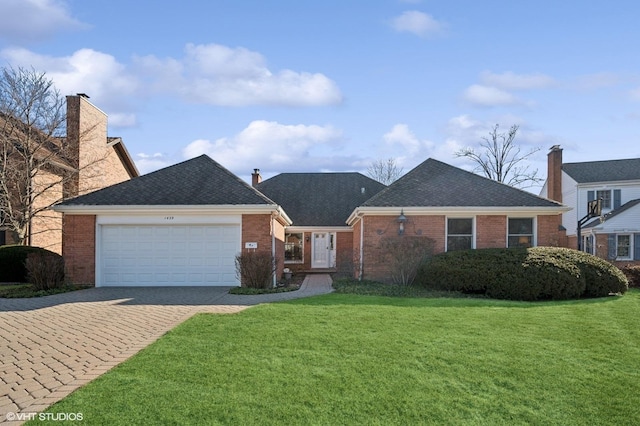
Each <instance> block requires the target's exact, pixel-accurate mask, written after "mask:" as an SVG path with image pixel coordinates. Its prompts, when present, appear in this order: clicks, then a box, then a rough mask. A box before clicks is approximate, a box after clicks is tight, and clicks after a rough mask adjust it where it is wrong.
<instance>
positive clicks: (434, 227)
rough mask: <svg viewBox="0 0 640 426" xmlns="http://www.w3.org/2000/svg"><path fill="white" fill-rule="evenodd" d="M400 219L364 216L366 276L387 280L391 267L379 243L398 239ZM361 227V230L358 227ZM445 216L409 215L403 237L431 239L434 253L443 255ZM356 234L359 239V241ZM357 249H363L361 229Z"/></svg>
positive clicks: (395, 217)
mask: <svg viewBox="0 0 640 426" xmlns="http://www.w3.org/2000/svg"><path fill="white" fill-rule="evenodd" d="M396 219H397V216H365V217H364V251H363V262H364V277H365V278H371V279H384V278H386V277H388V274H389V269H388V265H387V264H386V262H385V261H384V258H385V253H384V251H383V250H382V249H381V248H380V241H381V240H382V239H383V238H385V237H396V236H398V222H397V221H396ZM358 228H359V227H358ZM444 230H445V216H442V215H434V216H407V222H406V224H405V232H404V235H405V236H407V237H418V238H430V239H431V240H432V241H433V243H434V253H442V252H443V251H444V246H445V235H444V232H445V231H444ZM356 235H357V238H356ZM356 239H357V244H356V245H355V247H358V248H359V246H360V230H359V229H358V231H357V232H356V230H355V229H354V242H355V241H356Z"/></svg>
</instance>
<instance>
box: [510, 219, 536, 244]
mask: <svg viewBox="0 0 640 426" xmlns="http://www.w3.org/2000/svg"><path fill="white" fill-rule="evenodd" d="M507 247H533V218H530V217H527V218H520V217H519V218H509V236H508V241H507Z"/></svg>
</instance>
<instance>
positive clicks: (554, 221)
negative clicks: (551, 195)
mask: <svg viewBox="0 0 640 426" xmlns="http://www.w3.org/2000/svg"><path fill="white" fill-rule="evenodd" d="M561 224H562V215H551V216H538V245H539V246H553V247H564V246H565V245H566V231H560V230H559V229H558V227H559V226H560V225H561Z"/></svg>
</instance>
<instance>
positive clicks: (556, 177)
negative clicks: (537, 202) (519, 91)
mask: <svg viewBox="0 0 640 426" xmlns="http://www.w3.org/2000/svg"><path fill="white" fill-rule="evenodd" d="M541 196H544V197H548V198H550V199H553V200H557V201H559V202H562V203H564V204H566V205H568V206H570V207H572V208H573V209H572V210H571V211H569V212H567V213H564V214H563V216H562V224H563V226H564V227H565V228H566V230H567V241H566V245H567V247H571V248H577V247H578V239H577V235H578V234H577V228H578V221H579V220H580V219H582V218H584V217H585V216H586V215H587V205H588V202H589V201H593V200H596V199H600V200H601V206H602V219H604V221H601V219H600V218H595V219H592V220H588V221H587V222H586V223H585V224H584V226H583V227H582V232H581V234H582V235H581V236H582V244H581V247H582V249H583V250H584V251H586V252H588V253H591V254H595V255H597V256H599V257H602V258H604V259H608V260H611V261H613V262H614V263H618V264H628V263H639V264H640V158H631V159H624V160H606V161H588V162H583V163H564V164H563V163H562V149H561V148H560V147H559V146H557V145H555V146H553V147H551V150H550V152H549V154H548V177H547V181H546V182H545V184H544V186H543V188H542V191H541Z"/></svg>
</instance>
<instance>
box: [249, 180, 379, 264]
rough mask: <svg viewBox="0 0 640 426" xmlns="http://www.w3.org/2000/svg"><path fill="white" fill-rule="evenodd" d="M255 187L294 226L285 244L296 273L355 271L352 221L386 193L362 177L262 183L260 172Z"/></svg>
mask: <svg viewBox="0 0 640 426" xmlns="http://www.w3.org/2000/svg"><path fill="white" fill-rule="evenodd" d="M252 183H253V186H254V187H255V188H256V189H258V190H259V191H260V192H262V193H263V194H265V195H266V196H267V197H269V198H270V199H272V200H277V202H278V203H279V204H280V205H281V206H282V208H283V209H284V211H286V212H287V214H288V215H289V217H290V218H291V220H292V221H293V225H291V226H288V227H287V229H286V232H285V239H284V245H285V251H284V253H285V257H284V264H285V266H286V267H287V268H289V269H291V270H293V271H298V270H310V269H327V270H337V268H338V267H340V270H341V272H352V271H353V265H352V262H353V255H354V253H353V229H352V227H351V226H349V225H348V224H347V219H348V217H349V215H350V214H351V212H352V211H353V210H354V209H355V208H356V207H358V206H360V205H361V204H362V203H364V202H365V201H367V200H368V199H369V198H371V197H372V196H373V195H375V194H377V193H378V192H380V191H381V190H383V189H384V188H386V186H385V185H383V184H381V183H380V182H377V181H375V180H373V179H371V178H369V177H367V176H364V175H363V174H361V173H282V174H279V175H277V176H274V177H272V178H270V179H268V180H265V181H264V182H262V179H261V177H260V171H259V170H258V169H256V170H254V173H253V175H252ZM338 259H339V260H340V261H338Z"/></svg>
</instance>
